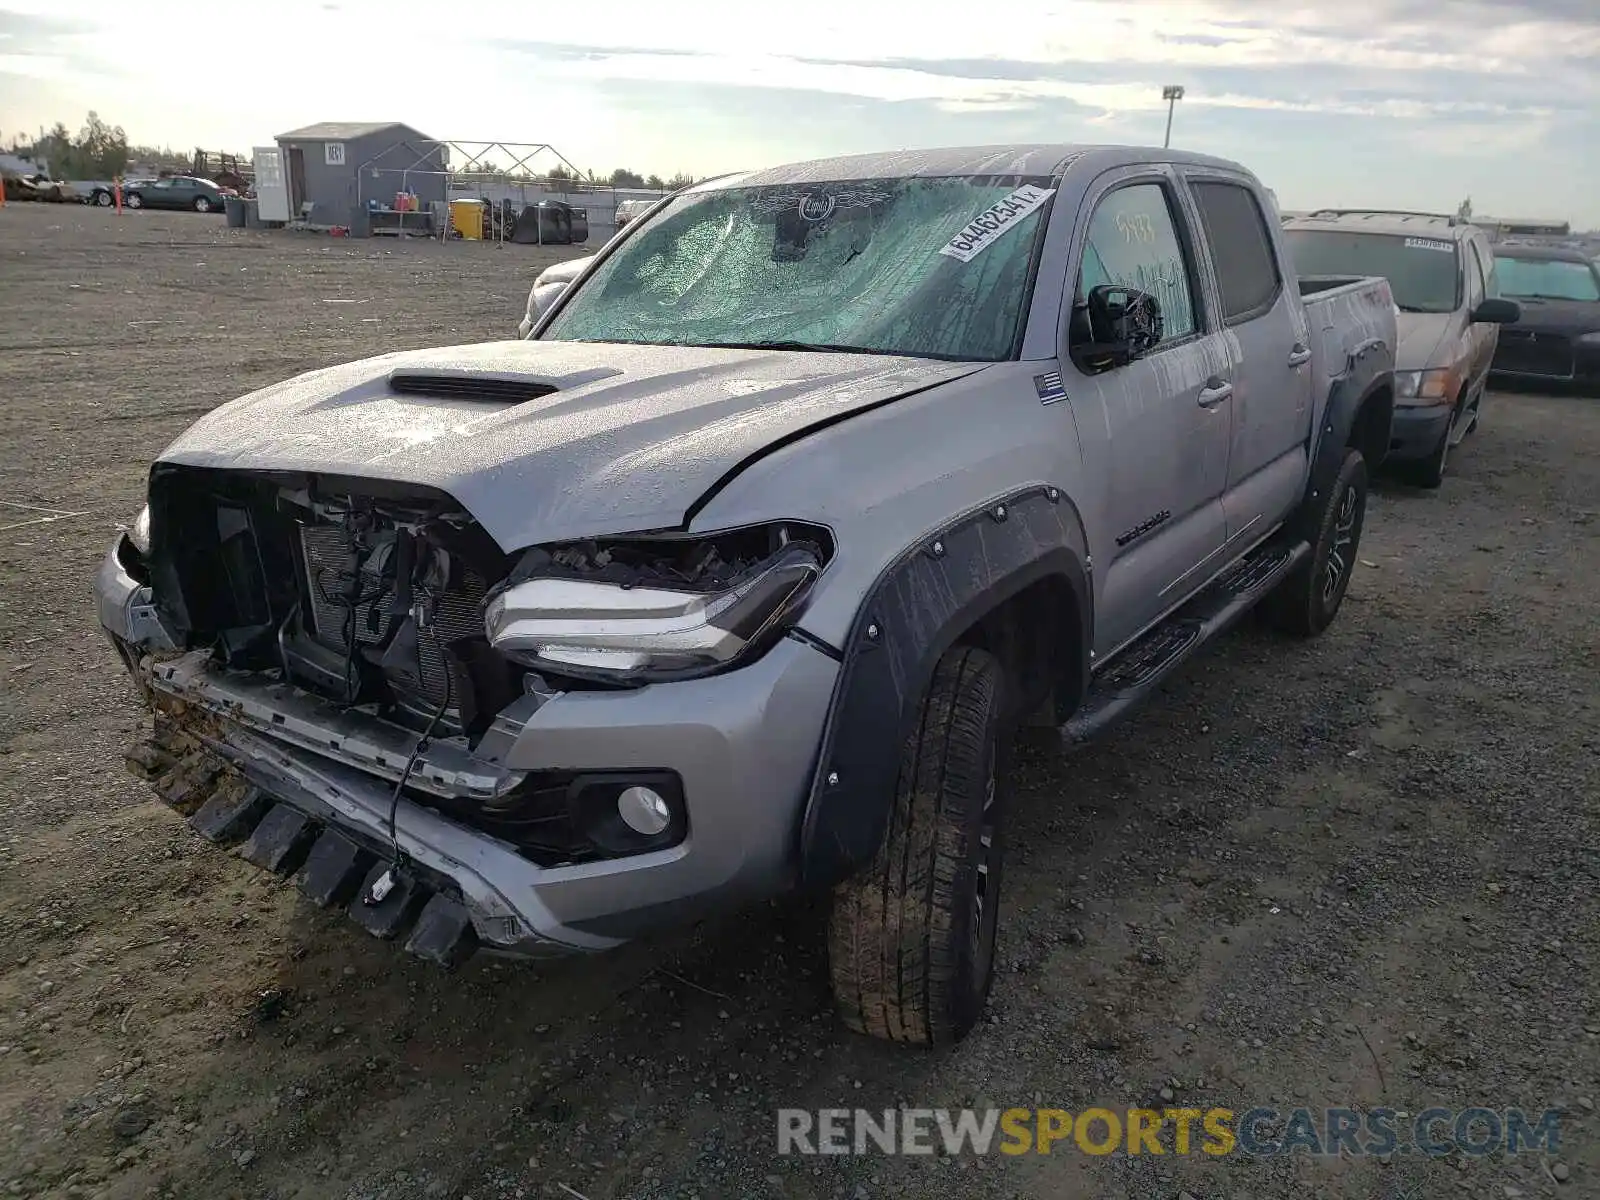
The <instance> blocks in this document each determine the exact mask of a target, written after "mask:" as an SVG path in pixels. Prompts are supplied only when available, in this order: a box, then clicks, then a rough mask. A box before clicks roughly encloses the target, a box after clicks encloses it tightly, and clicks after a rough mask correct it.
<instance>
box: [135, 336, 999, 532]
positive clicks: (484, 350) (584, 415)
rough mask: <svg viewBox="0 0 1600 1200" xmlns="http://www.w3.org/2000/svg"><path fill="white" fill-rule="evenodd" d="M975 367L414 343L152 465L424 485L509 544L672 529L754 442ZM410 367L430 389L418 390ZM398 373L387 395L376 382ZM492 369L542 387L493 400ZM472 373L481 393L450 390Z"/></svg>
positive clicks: (239, 407)
mask: <svg viewBox="0 0 1600 1200" xmlns="http://www.w3.org/2000/svg"><path fill="white" fill-rule="evenodd" d="M983 366H984V364H983V363H952V362H943V361H938V360H930V359H921V358H902V357H891V356H886V355H876V354H832V353H802V352H791V351H768V350H719V349H706V348H700V347H686V346H635V345H618V344H612V343H597V342H557V341H533V342H490V343H486V344H483V345H476V346H457V347H449V348H444V349H437V350H418V351H410V352H405V353H398V354H386V355H381V356H379V357H377V358H369V359H363V360H361V361H359V362H353V363H347V364H344V365H342V366H337V367H329V368H327V369H325V370H320V371H312V372H310V373H308V374H305V375H301V376H298V377H296V378H294V379H290V380H288V381H286V382H284V383H280V384H274V385H273V386H271V387H267V388H264V389H262V390H261V391H258V392H252V393H251V394H249V395H247V396H243V397H241V398H239V399H238V400H234V401H232V402H230V403H228V404H224V405H222V406H221V407H220V408H218V409H216V410H214V411H213V412H211V413H209V414H207V415H206V416H204V417H202V418H201V419H200V420H199V421H197V422H196V423H195V424H194V425H193V426H191V427H190V428H189V429H188V430H187V431H186V432H185V433H184V434H182V435H181V436H180V437H179V438H178V439H177V441H175V442H173V444H172V445H171V446H169V447H168V448H167V449H166V451H165V452H164V453H163V454H162V455H161V458H160V459H159V461H160V462H163V463H179V464H183V465H187V466H193V467H209V468H213V469H223V470H240V471H245V470H248V471H300V472H310V473H313V474H324V475H344V476H354V477H357V478H369V479H383V480H390V481H394V482H400V483H410V484H418V485H422V486H425V487H431V488H437V489H439V490H441V491H443V492H446V493H448V494H449V495H450V496H452V497H454V498H455V500H456V501H458V502H459V503H460V504H461V505H462V506H463V507H465V508H466V510H467V511H468V512H470V513H471V514H472V516H473V517H475V518H476V519H477V521H478V523H479V524H481V525H482V526H483V527H484V529H485V530H486V531H487V532H488V533H489V535H490V536H491V537H493V538H494V539H495V541H496V542H498V543H499V544H500V547H501V548H502V549H503V550H507V551H511V550H516V549H520V548H522V547H525V546H529V545H534V544H537V543H540V542H548V541H565V540H569V539H575V538H584V537H597V536H602V535H615V534H624V533H636V532H642V531H645V530H652V529H664V528H671V527H675V526H679V525H682V524H683V523H684V521H685V519H686V517H687V516H688V514H689V512H690V509H691V508H692V507H693V506H694V504H695V502H696V501H697V500H699V499H700V498H701V497H702V496H704V495H705V494H706V493H707V492H708V491H710V490H712V489H713V488H714V487H716V485H717V484H718V483H719V482H721V481H722V480H723V479H724V478H725V477H727V476H728V475H729V474H730V473H731V472H733V471H735V470H736V469H737V468H738V467H739V466H740V465H741V464H743V463H745V462H746V461H747V460H749V459H750V458H751V457H753V456H755V455H758V454H759V453H760V452H762V451H763V450H766V449H768V448H771V447H773V446H775V445H777V444H781V443H783V442H786V441H788V440H791V439H793V438H794V437H796V436H798V435H800V434H802V433H804V432H805V431H807V430H808V429H811V428H813V427H815V426H818V425H822V424H826V423H829V422H832V421H834V420H837V419H839V418H842V417H846V416H849V415H851V414H853V413H858V412H861V411H863V410H865V409H869V408H873V407H876V406H877V405H880V404H883V403H886V402H889V401H892V400H895V399H898V398H900V397H902V396H905V395H907V394H909V393H912V392H917V391H923V390H925V389H927V388H929V387H934V386H937V385H938V384H941V383H947V382H949V381H951V380H954V379H959V378H961V377H962V376H964V375H970V374H972V373H973V372H975V371H978V370H981V369H982V368H983ZM417 376H431V377H435V378H442V379H443V380H444V381H445V386H443V387H438V388H432V389H430V387H429V385H426V384H423V385H421V387H420V388H419V386H418V382H417V381H416V377H417ZM407 377H409V378H411V379H412V381H413V382H412V383H411V384H409V385H408V386H407V394H401V393H400V392H398V391H396V389H395V387H394V386H393V381H394V380H396V379H403V378H407ZM497 383H498V384H500V385H502V387H503V386H504V385H506V384H508V383H509V384H512V385H515V384H531V385H543V386H545V387H549V388H553V389H554V390H553V391H551V392H550V394H548V395H543V396H538V397H537V398H534V399H523V400H520V402H519V401H516V400H512V401H507V400H505V399H503V398H500V397H498V396H496V395H495V394H493V389H494V385H495V384H497ZM475 385H486V390H487V391H488V393H489V394H486V395H461V394H454V393H458V392H460V391H461V390H463V389H466V390H471V389H472V388H473V387H474V386H475ZM417 390H424V391H427V390H433V391H437V392H440V393H451V394H424V395H418V394H411V393H412V392H414V391H417Z"/></svg>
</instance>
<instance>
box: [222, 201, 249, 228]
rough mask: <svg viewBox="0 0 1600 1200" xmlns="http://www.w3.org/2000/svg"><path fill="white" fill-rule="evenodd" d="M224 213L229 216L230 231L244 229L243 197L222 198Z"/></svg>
mask: <svg viewBox="0 0 1600 1200" xmlns="http://www.w3.org/2000/svg"><path fill="white" fill-rule="evenodd" d="M222 211H223V212H225V213H227V214H228V228H229V229H243V228H244V197H243V196H224V197H223V198H222Z"/></svg>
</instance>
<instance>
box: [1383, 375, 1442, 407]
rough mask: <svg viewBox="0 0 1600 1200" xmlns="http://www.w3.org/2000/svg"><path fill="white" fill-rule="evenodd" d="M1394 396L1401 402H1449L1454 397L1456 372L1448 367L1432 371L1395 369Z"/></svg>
mask: <svg viewBox="0 0 1600 1200" xmlns="http://www.w3.org/2000/svg"><path fill="white" fill-rule="evenodd" d="M1394 390H1395V396H1396V398H1397V399H1399V400H1400V401H1401V402H1402V403H1404V402H1406V401H1409V402H1410V403H1411V404H1412V405H1413V406H1415V405H1422V404H1451V403H1454V402H1455V398H1456V390H1457V389H1456V373H1455V372H1454V371H1453V370H1451V369H1450V368H1449V367H1443V368H1439V369H1436V370H1432V371H1396V372H1395V373H1394Z"/></svg>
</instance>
